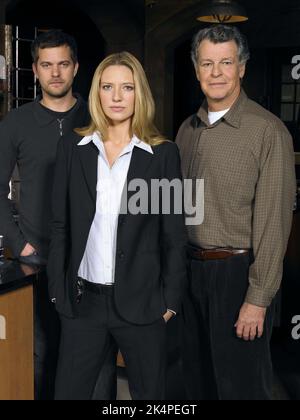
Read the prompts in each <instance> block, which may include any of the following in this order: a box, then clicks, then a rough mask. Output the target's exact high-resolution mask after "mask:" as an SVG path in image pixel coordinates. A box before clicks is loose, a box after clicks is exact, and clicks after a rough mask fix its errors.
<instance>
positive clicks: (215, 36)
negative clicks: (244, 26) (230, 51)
mask: <svg viewBox="0 0 300 420" xmlns="http://www.w3.org/2000/svg"><path fill="white" fill-rule="evenodd" d="M205 40H207V41H210V42H212V43H214V44H220V43H223V42H229V41H234V42H235V43H236V44H237V47H238V58H239V62H240V64H246V63H247V61H248V60H249V59H250V51H249V46H248V41H247V38H246V37H245V36H244V35H243V34H242V33H241V32H240V31H239V30H238V29H237V28H236V27H235V26H228V25H213V26H210V27H208V28H205V29H201V30H200V31H199V32H198V33H197V34H196V35H195V37H194V39H193V43H192V51H191V56H192V60H193V63H194V65H195V66H197V64H198V58H199V57H198V52H199V45H200V44H201V42H202V41H205Z"/></svg>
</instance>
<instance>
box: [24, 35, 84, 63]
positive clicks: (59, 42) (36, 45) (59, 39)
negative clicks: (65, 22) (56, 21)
mask: <svg viewBox="0 0 300 420" xmlns="http://www.w3.org/2000/svg"><path fill="white" fill-rule="evenodd" d="M63 45H66V46H68V47H69V49H70V57H71V59H72V61H73V63H74V64H76V63H78V50H77V44H76V41H75V39H74V38H73V37H72V36H71V35H69V34H66V33H65V32H63V31H60V30H57V29H53V30H51V31H46V32H42V33H41V34H40V35H39V36H38V37H37V38H36V39H35V40H34V41H33V42H32V44H31V55H32V61H33V63H35V64H36V63H37V62H38V59H39V53H40V50H44V49H45V48H55V47H61V46H63Z"/></svg>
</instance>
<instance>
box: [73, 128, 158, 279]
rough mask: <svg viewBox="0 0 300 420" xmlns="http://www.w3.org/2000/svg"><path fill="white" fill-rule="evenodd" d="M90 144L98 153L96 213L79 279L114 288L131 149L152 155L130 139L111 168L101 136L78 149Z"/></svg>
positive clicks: (86, 140)
mask: <svg viewBox="0 0 300 420" xmlns="http://www.w3.org/2000/svg"><path fill="white" fill-rule="evenodd" d="M91 141H92V142H93V143H94V144H95V146H96V147H97V148H98V150H99V156H98V179H97V202H96V213H95V217H94V221H93V223H92V226H91V229H90V232H89V237H88V241H87V245H86V249H85V252H84V255H83V258H82V261H81V264H80V267H79V271H78V276H79V277H81V278H82V279H85V280H87V281H89V282H91V283H97V284H114V281H115V279H114V278H115V262H116V246H117V244H116V242H117V228H118V217H119V213H120V206H121V197H122V192H123V188H124V185H125V182H126V179H127V174H128V169H129V165H130V162H131V157H132V151H133V149H134V147H139V148H140V149H143V150H145V151H146V152H148V153H151V154H153V150H152V148H151V146H150V145H149V144H146V143H144V142H143V141H141V140H139V139H138V138H137V137H136V136H133V138H132V139H131V142H130V143H129V144H128V145H127V146H126V147H125V148H124V149H123V150H122V152H121V153H120V155H119V157H118V158H117V159H116V161H115V162H114V164H113V166H112V167H110V165H109V162H108V160H107V157H106V152H105V148H104V144H103V141H102V139H101V136H100V135H99V134H97V133H94V134H93V135H92V136H87V137H84V138H83V139H82V140H81V141H80V142H79V143H78V146H80V147H83V146H85V145H87V144H89V143H90V142H91Z"/></svg>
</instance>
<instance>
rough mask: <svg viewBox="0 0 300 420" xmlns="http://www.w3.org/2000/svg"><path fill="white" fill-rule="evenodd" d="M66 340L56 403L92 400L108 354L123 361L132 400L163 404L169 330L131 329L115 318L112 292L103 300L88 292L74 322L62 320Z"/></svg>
mask: <svg viewBox="0 0 300 420" xmlns="http://www.w3.org/2000/svg"><path fill="white" fill-rule="evenodd" d="M61 321H62V335H61V344H60V354H59V362H58V370H57V377H56V392H55V399H57V400H90V399H92V395H93V390H94V388H95V384H96V382H97V377H98V374H99V372H100V371H101V368H102V366H103V363H104V360H105V358H106V357H107V353H108V352H109V349H111V348H112V347H114V348H115V360H116V355H117V349H118V348H119V349H120V350H121V352H122V355H123V357H124V360H125V364H126V369H127V374H128V381H129V389H130V393H131V396H132V398H133V399H134V400H163V399H164V395H165V375H166V324H165V321H164V319H163V318H161V319H159V320H158V321H157V322H155V323H153V324H151V325H144V326H139V325H133V324H130V323H128V322H126V321H125V320H123V319H122V318H121V317H120V316H119V315H118V313H117V310H116V308H115V304H114V298H113V287H112V288H106V289H104V290H103V291H102V293H101V294H95V293H93V292H91V291H89V290H85V291H84V293H83V296H82V301H81V303H80V305H79V316H78V317H77V318H75V319H68V318H66V317H63V316H62V317H61Z"/></svg>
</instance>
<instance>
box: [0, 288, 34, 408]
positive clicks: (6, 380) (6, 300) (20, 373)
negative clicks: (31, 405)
mask: <svg viewBox="0 0 300 420" xmlns="http://www.w3.org/2000/svg"><path fill="white" fill-rule="evenodd" d="M33 399H34V380H33V290H32V286H26V287H23V288H20V289H17V290H14V291H11V292H8V293H5V294H1V295H0V400H33Z"/></svg>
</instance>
